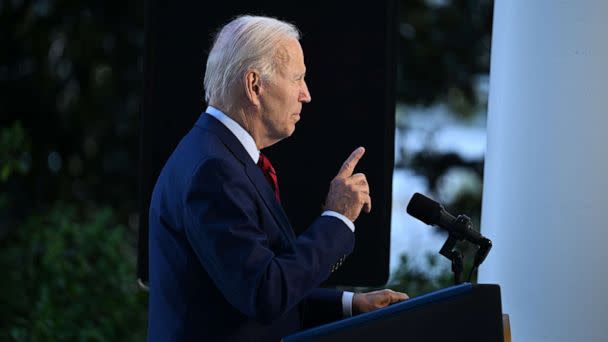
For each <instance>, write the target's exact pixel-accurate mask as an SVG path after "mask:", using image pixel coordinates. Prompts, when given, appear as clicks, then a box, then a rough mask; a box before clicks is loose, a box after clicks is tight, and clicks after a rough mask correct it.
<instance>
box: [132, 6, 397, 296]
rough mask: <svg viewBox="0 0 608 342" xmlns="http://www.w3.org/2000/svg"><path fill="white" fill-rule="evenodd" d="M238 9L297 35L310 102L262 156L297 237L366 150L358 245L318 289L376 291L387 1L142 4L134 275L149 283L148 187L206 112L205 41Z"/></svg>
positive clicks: (389, 28) (387, 70)
mask: <svg viewBox="0 0 608 342" xmlns="http://www.w3.org/2000/svg"><path fill="white" fill-rule="evenodd" d="M240 13H248V14H254V15H268V16H273V17H277V18H279V19H282V20H286V21H289V22H292V23H294V24H296V26H298V28H299V29H300V30H301V32H302V39H301V44H302V47H303V49H304V57H305V62H306V65H307V82H308V86H309V89H310V92H311V95H312V102H311V103H310V104H307V105H305V106H304V108H303V111H302V120H301V121H300V122H299V123H298V126H297V129H296V132H295V133H294V135H293V136H292V137H290V138H289V139H286V140H284V141H282V142H280V143H278V144H276V145H274V146H272V147H270V148H268V149H267V150H266V151H265V152H266V153H267V154H268V156H269V157H270V159H271V160H272V162H273V164H274V166H275V168H276V169H277V173H278V175H279V180H280V186H281V196H282V199H283V204H284V207H285V209H286V211H287V214H288V216H289V217H290V219H291V221H292V224H293V226H294V228H295V229H296V231H297V233H300V232H302V231H303V230H304V229H306V227H307V226H308V224H310V223H311V222H312V220H313V219H314V218H315V217H316V216H318V215H319V213H320V212H321V206H322V204H323V201H324V199H325V196H326V194H327V191H328V189H329V182H330V181H331V179H332V178H333V177H334V176H335V174H336V173H337V171H338V169H339V168H340V166H341V164H342V162H343V161H344V160H345V159H346V158H347V157H348V155H349V154H350V153H351V152H352V151H353V150H354V149H355V148H356V147H358V146H364V147H366V149H367V152H366V154H365V156H364V157H363V159H362V160H361V162H360V163H359V165H358V167H357V169H356V172H363V173H365V174H366V176H367V178H368V182H369V184H370V190H371V195H372V213H371V214H369V215H367V214H362V215H361V216H360V217H359V219H358V220H357V221H356V227H357V229H356V241H357V242H356V247H355V251H354V253H353V254H352V255H351V256H350V257H349V258H348V259H347V261H346V262H345V264H344V265H343V266H342V267H341V268H340V269H339V270H338V272H336V273H334V275H332V277H331V278H330V279H329V280H328V282H327V283H326V285H357V286H378V285H382V284H384V283H385V282H386V280H387V279H388V272H389V269H388V263H389V246H390V213H391V187H392V171H393V164H394V163H393V162H394V107H395V99H394V79H393V75H395V72H394V53H393V52H394V47H395V41H394V40H395V37H394V32H395V31H396V29H394V25H395V23H396V10H395V5H394V2H393V1H384V2H374V3H373V4H372V3H368V4H365V5H359V6H355V5H349V6H343V5H340V4H333V3H331V2H326V3H325V4H324V6H318V7H314V6H307V7H306V8H301V6H295V5H294V4H293V3H288V2H280V1H262V2H257V3H256V6H255V7H254V6H252V5H251V4H250V3H249V2H245V1H232V2H230V3H229V4H228V3H225V4H224V3H217V4H216V5H215V6H214V8H213V10H211V9H210V8H207V7H206V6H204V5H203V4H202V3H197V2H192V3H187V4H186V5H184V4H179V5H178V4H176V3H173V2H166V1H158V0H149V1H147V2H146V21H145V30H146V42H145V62H144V69H145V85H144V89H145V90H144V101H143V108H142V125H141V149H140V152H141V155H140V170H139V174H140V223H141V225H140V243H139V258H138V268H139V270H138V273H139V276H140V277H141V278H142V279H144V280H147V276H148V275H147V271H148V269H147V223H148V222H147V221H148V216H147V212H148V206H149V200H150V195H151V191H152V188H153V186H154V182H155V180H156V177H157V176H158V173H159V172H160V169H161V168H162V165H163V164H164V162H165V160H166V158H167V157H168V155H169V154H170V153H171V151H172V150H173V148H174V147H175V145H176V144H177V142H178V141H179V139H180V138H181V136H183V134H185V133H186V132H187V130H188V129H190V127H191V125H192V124H193V123H194V121H195V120H196V118H197V117H198V115H200V112H201V111H202V110H204V108H205V106H206V104H205V103H204V101H203V100H204V95H203V75H204V67H205V65H204V64H205V61H206V54H207V51H208V50H209V49H210V44H211V37H212V35H213V33H214V32H215V31H216V30H217V28H218V27H220V26H221V25H223V24H224V23H226V22H227V21H229V20H230V19H231V18H232V17H234V16H235V15H237V14H240Z"/></svg>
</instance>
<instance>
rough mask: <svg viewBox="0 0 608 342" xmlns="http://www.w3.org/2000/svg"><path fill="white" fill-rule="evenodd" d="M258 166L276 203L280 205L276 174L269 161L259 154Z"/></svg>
mask: <svg viewBox="0 0 608 342" xmlns="http://www.w3.org/2000/svg"><path fill="white" fill-rule="evenodd" d="M258 166H259V167H260V168H261V169H262V172H263V173H264V177H266V180H268V183H270V186H271V187H272V190H274V196H275V197H276V198H277V202H279V203H281V195H280V194H279V180H278V179H277V173H276V171H275V170H274V167H272V164H271V163H270V160H269V159H268V158H267V157H266V156H265V155H263V154H262V152H260V159H258Z"/></svg>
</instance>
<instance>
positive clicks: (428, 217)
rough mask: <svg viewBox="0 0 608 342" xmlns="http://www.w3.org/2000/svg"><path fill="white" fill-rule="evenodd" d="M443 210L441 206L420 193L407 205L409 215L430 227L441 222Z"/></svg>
mask: <svg viewBox="0 0 608 342" xmlns="http://www.w3.org/2000/svg"><path fill="white" fill-rule="evenodd" d="M441 209H442V207H441V204H439V203H437V202H435V201H433V200H432V199H430V198H428V197H426V196H424V195H422V194H420V193H415V194H414V196H412V198H411V199H410V203H408V205H407V213H408V214H410V215H411V216H413V217H415V218H417V219H419V220H420V221H422V222H424V223H426V224H428V225H434V224H437V222H439V218H440V217H441Z"/></svg>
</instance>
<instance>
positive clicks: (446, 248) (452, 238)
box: [439, 233, 463, 285]
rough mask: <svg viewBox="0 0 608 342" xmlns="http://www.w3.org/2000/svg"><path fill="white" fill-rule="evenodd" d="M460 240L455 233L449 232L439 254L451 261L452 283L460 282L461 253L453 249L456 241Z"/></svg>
mask: <svg viewBox="0 0 608 342" xmlns="http://www.w3.org/2000/svg"><path fill="white" fill-rule="evenodd" d="M459 240H460V238H458V237H457V236H456V235H454V234H452V233H450V235H449V236H448V239H447V240H446V241H445V243H444V244H443V246H442V247H441V250H440V251H439V254H441V255H443V256H444V257H446V258H448V259H449V260H451V261H452V272H454V285H458V284H461V283H462V281H461V280H460V275H461V273H462V268H463V266H462V253H460V252H459V251H457V250H455V249H454V247H455V246H456V243H457V242H458V241H459Z"/></svg>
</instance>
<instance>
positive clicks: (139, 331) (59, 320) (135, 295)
mask: <svg viewBox="0 0 608 342" xmlns="http://www.w3.org/2000/svg"><path fill="white" fill-rule="evenodd" d="M132 250H133V247H132V246H131V245H130V244H129V242H128V239H127V237H126V229H125V227H123V226H121V225H118V224H116V222H115V220H114V213H113V211H112V209H110V208H100V209H95V210H90V211H84V212H79V211H78V207H77V206H76V205H69V204H62V203H58V204H55V205H54V206H52V208H51V209H50V210H48V211H45V212H42V213H39V214H36V215H33V216H31V217H29V218H28V219H27V221H26V222H24V223H23V224H22V225H20V226H19V227H17V229H14V230H12V232H11V233H10V234H9V235H8V236H7V237H6V238H5V239H3V240H1V241H0V268H1V269H2V270H3V277H2V281H1V282H0V340H3V341H4V340H15V341H66V340H86V341H105V340H108V341H129V340H131V341H133V340H143V339H144V337H145V322H146V315H147V313H146V312H147V311H146V298H147V296H146V294H145V293H143V292H142V291H140V290H138V288H137V285H136V283H135V277H134V274H135V260H134V258H133V252H132Z"/></svg>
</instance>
